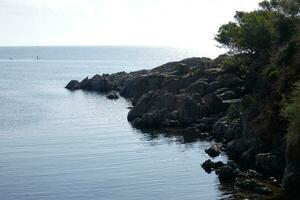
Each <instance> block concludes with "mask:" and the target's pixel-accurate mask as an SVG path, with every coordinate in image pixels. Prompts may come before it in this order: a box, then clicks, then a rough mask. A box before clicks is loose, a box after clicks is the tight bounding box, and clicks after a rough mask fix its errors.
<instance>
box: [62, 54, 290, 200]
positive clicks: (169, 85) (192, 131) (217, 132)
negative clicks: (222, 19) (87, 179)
mask: <svg viewBox="0 0 300 200" xmlns="http://www.w3.org/2000/svg"><path fill="white" fill-rule="evenodd" d="M226 57H227V56H225V55H222V56H219V57H218V58H216V59H214V60H211V59H209V58H189V59H185V60H182V61H179V62H171V63H167V64H164V65H162V66H159V67H156V68H154V69H152V70H139V71H135V72H130V73H127V72H119V73H115V74H111V75H109V74H102V75H95V76H93V77H92V78H90V79H89V78H88V77H87V78H85V79H84V80H82V81H81V82H79V81H76V80H72V81H70V82H69V83H68V84H67V86H66V88H67V89H69V90H79V89H81V90H87V91H96V92H99V93H104V94H108V96H107V97H108V98H109V96H110V97H111V96H113V97H114V98H111V99H115V98H118V97H119V96H121V97H124V98H126V99H128V100H130V101H131V102H132V105H133V107H132V108H131V109H130V111H129V113H128V117H127V118H128V121H129V122H130V123H131V124H132V125H133V126H134V127H136V128H138V129H155V130H158V129H160V130H165V131H168V132H171V133H172V132H173V133H174V132H175V133H176V134H180V135H182V136H183V138H185V139H186V140H210V141H212V146H211V147H210V148H209V149H207V153H208V154H209V155H211V156H212V157H216V156H218V155H219V154H220V152H221V151H225V152H226V154H227V155H228V156H229V158H230V159H231V160H230V161H229V162H228V163H227V164H224V163H220V162H218V163H214V162H212V161H211V160H208V161H206V162H205V163H203V164H202V167H203V168H204V169H205V170H206V171H207V172H209V173H210V172H212V171H215V172H216V174H217V175H218V177H219V180H220V182H221V183H223V184H225V185H226V184H228V183H230V184H233V185H234V190H235V194H236V195H237V197H249V195H250V196H252V197H253V198H258V197H259V198H269V197H272V198H273V199H276V198H282V196H283V195H286V194H284V193H283V190H282V186H281V179H282V177H283V171H284V167H285V166H284V165H283V163H284V159H285V154H284V150H285V149H284V148H282V147H281V148H274V146H272V145H271V144H270V143H269V142H268V141H266V140H263V139H262V138H259V137H257V136H255V134H253V129H251V128H249V124H248V121H249V119H250V118H251V113H250V111H249V110H247V109H245V110H243V111H242V112H241V110H242V109H243V108H242V107H243V106H244V104H245V103H247V97H248V95H249V94H251V93H252V92H253V89H254V88H255V87H254V86H255V81H256V80H255V79H253V74H251V73H250V72H240V71H237V72H233V71H227V70H224V69H223V68H222V67H221V64H222V61H223V60H224V58H226ZM274 176H275V177H274Z"/></svg>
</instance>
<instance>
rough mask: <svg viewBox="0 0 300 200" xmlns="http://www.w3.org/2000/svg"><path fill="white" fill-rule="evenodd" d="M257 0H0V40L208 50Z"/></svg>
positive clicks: (14, 43)
mask: <svg viewBox="0 0 300 200" xmlns="http://www.w3.org/2000/svg"><path fill="white" fill-rule="evenodd" d="M258 2H259V0H0V27H1V31H0V46H49V45H51V46H60V45H62V46H66V45H147V46H148V45H150V46H177V47H201V48H203V49H204V48H206V49H210V50H208V51H214V49H216V42H215V41H214V40H213V38H214V35H215V34H216V33H217V30H218V27H219V26H220V25H222V24H224V23H226V22H228V21H232V20H233V16H234V13H235V11H236V10H243V11H249V10H253V9H256V8H257V5H258Z"/></svg>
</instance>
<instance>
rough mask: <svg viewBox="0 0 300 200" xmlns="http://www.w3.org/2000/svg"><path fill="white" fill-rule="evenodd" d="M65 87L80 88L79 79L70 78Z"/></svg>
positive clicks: (70, 88)
mask: <svg viewBox="0 0 300 200" xmlns="http://www.w3.org/2000/svg"><path fill="white" fill-rule="evenodd" d="M65 88H66V89H68V90H78V89H80V83H79V81H76V80H72V81H70V82H69V83H68V84H67V85H66V87H65Z"/></svg>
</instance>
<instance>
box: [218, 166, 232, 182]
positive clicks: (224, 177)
mask: <svg viewBox="0 0 300 200" xmlns="http://www.w3.org/2000/svg"><path fill="white" fill-rule="evenodd" d="M216 174H217V175H218V178H219V180H220V182H228V181H233V180H234V179H235V178H236V169H235V168H234V167H232V166H230V165H225V166H223V167H220V168H219V169H218V170H217V171H216Z"/></svg>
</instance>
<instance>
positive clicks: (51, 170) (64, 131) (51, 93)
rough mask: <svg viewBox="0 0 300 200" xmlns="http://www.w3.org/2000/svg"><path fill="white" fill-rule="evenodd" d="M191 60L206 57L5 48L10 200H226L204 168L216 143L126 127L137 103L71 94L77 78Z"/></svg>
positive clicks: (0, 171) (1, 182)
mask: <svg viewBox="0 0 300 200" xmlns="http://www.w3.org/2000/svg"><path fill="white" fill-rule="evenodd" d="M36 56H39V58H40V60H35V58H36ZM188 56H198V55H197V54H196V52H195V51H187V50H176V49H168V48H162V49H160V48H150V47H145V48H143V47H26V48H25V47H14V48H12V47H10V48H0V75H1V77H0V199H4V200H25V199H28V200H37V199H38V200H41V199H45V200H57V199H63V200H79V199H80V200H85V199H101V200H102V199H103V200H126V199H128V200H135V199H136V200H140V199H143V200H150V199H153V200H157V199H164V200H168V199H170V200H177V199H178V200H179V199H180V200H182V199H184V200H192V199H206V200H209V199H218V198H222V197H224V196H225V194H224V192H222V191H221V190H220V189H219V188H220V185H219V183H218V181H217V178H216V176H215V175H214V174H206V173H205V172H204V171H203V170H202V169H201V167H200V164H201V163H202V162H203V161H205V160H206V159H208V156H207V155H206V154H205V153H204V149H205V148H207V147H208V146H209V143H207V142H194V143H188V144H187V143H183V142H182V141H181V140H180V138H178V137H177V138H176V137H166V136H164V135H153V134H148V133H142V132H140V131H138V130H136V129H134V128H132V127H131V126H130V124H129V123H128V122H127V120H126V116H127V113H128V109H127V107H128V106H130V102H127V101H126V100H124V99H122V98H121V99H119V100H117V101H111V100H107V99H106V98H105V97H104V96H101V95H99V94H95V93H90V92H83V91H76V92H70V91H68V90H66V89H64V86H65V85H66V83H67V82H68V81H69V80H71V79H82V78H84V77H85V76H91V75H93V74H96V73H112V72H117V71H133V70H136V69H142V68H150V67H155V66H157V65H160V64H163V63H164V62H166V61H170V60H177V59H181V58H185V57H188ZM9 58H12V60H9ZM219 159H221V160H226V158H225V157H224V156H221V157H220V158H219Z"/></svg>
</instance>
